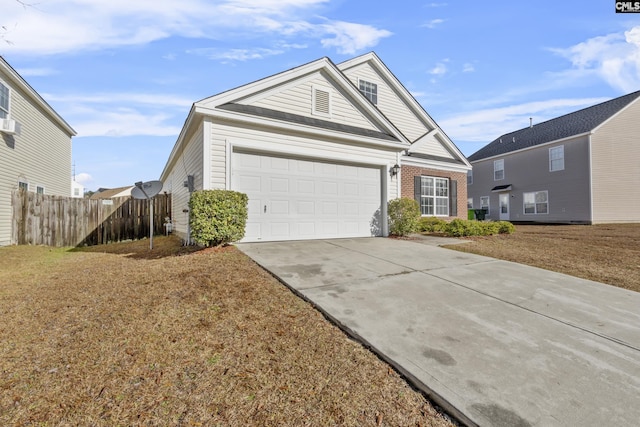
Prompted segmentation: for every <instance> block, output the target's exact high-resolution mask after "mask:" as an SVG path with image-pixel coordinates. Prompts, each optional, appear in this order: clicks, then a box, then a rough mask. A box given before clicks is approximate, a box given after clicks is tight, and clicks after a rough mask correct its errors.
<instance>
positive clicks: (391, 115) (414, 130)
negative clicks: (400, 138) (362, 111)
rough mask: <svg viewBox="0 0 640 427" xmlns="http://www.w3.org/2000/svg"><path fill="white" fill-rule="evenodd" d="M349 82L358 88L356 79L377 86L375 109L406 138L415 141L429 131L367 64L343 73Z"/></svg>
mask: <svg viewBox="0 0 640 427" xmlns="http://www.w3.org/2000/svg"><path fill="white" fill-rule="evenodd" d="M344 73H345V75H346V76H347V77H348V78H349V80H351V82H352V83H353V84H354V85H355V86H356V87H358V79H362V80H366V81H369V82H371V83H376V84H377V85H378V103H377V105H376V106H377V107H378V109H379V110H380V111H382V113H383V114H384V115H385V116H386V117H387V118H388V119H389V120H391V122H392V123H393V124H394V125H395V126H396V127H397V128H398V129H399V130H400V132H402V133H403V134H404V136H406V137H407V138H408V139H409V141H412V142H413V141H415V140H416V139H418V138H420V137H421V136H422V135H424V134H425V133H427V132H428V131H429V130H430V129H429V128H427V126H426V125H425V124H424V123H423V122H422V121H421V120H420V119H418V117H417V116H416V114H415V113H414V112H413V111H411V109H410V108H409V107H408V106H407V105H406V104H405V103H404V102H403V101H402V98H401V97H400V96H399V95H398V94H397V93H396V92H395V91H394V90H393V89H392V86H391V85H390V84H389V83H388V82H387V81H386V80H384V78H383V77H382V76H381V75H380V74H379V73H378V72H377V71H376V70H375V69H374V68H373V67H371V66H370V65H369V64H362V65H360V66H357V67H353V68H350V69H348V70H345V71H344Z"/></svg>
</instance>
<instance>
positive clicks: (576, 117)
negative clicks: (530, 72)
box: [468, 91, 640, 163]
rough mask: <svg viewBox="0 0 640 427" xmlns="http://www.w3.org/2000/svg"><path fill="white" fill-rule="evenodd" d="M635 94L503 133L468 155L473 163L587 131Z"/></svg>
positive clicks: (583, 133)
mask: <svg viewBox="0 0 640 427" xmlns="http://www.w3.org/2000/svg"><path fill="white" fill-rule="evenodd" d="M639 97H640V91H636V92H632V93H629V94H627V95H624V96H620V97H618V98H614V99H611V100H609V101H605V102H602V103H600V104H596V105H593V106H591V107H587V108H583V109H581V110H577V111H574V112H572V113H568V114H565V115H563V116H560V117H556V118H554V119H550V120H547V121H545V122H541V123H538V124H535V125H532V126H528V127H526V128H523V129H519V130H516V131H514V132H510V133H506V134H504V135H502V136H500V137H499V138H496V139H495V140H493V141H492V142H490V143H489V144H487V145H485V146H484V147H482V148H481V149H480V150H478V151H476V152H475V153H473V154H472V155H470V156H469V157H468V159H469V161H470V162H472V163H473V162H477V161H480V160H486V159H489V158H492V157H498V156H502V155H505V154H508V153H512V152H515V151H521V150H525V149H529V148H533V147H537V146H540V145H543V144H549V143H553V142H560V141H563V140H567V139H570V138H576V137H578V136H582V135H588V134H590V133H592V132H594V131H596V130H597V128H598V127H600V126H601V125H602V124H603V123H604V122H606V121H607V120H609V119H610V118H611V117H613V116H615V115H616V114H618V113H619V112H620V111H622V110H623V109H624V108H626V107H627V106H629V105H630V104H631V103H633V102H635V101H636V100H637V99H638V98H639Z"/></svg>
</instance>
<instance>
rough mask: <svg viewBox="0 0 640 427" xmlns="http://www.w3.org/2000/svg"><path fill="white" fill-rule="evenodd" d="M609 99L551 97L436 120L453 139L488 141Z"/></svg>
mask: <svg viewBox="0 0 640 427" xmlns="http://www.w3.org/2000/svg"><path fill="white" fill-rule="evenodd" d="M607 100H608V98H579V99H552V100H548V101H535V102H527V103H524V104H516V105H509V106H505V107H497V108H487V109H482V110H476V111H471V112H465V113H460V114H456V115H455V116H451V117H448V118H445V119H443V120H440V121H439V124H440V126H441V127H442V128H443V129H445V130H446V132H447V134H448V135H449V136H450V137H451V138H452V139H453V140H460V141H478V142H484V143H489V142H491V141H493V140H494V139H496V138H497V137H499V136H500V135H503V134H505V133H507V132H512V131H515V130H518V129H522V128H524V127H526V126H529V118H530V117H531V118H533V123H534V124H535V123H540V122H543V121H546V120H550V119H553V118H555V117H559V116H561V115H564V114H567V113H570V112H573V111H577V110H579V109H582V108H586V107H589V106H592V105H595V104H598V103H601V102H604V101H607Z"/></svg>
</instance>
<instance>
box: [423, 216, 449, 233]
mask: <svg viewBox="0 0 640 427" xmlns="http://www.w3.org/2000/svg"><path fill="white" fill-rule="evenodd" d="M447 224H448V223H447V221H445V220H443V219H440V218H437V217H435V216H425V217H422V218H420V220H419V221H418V231H420V232H422V233H442V232H444V231H445V229H446V227H447Z"/></svg>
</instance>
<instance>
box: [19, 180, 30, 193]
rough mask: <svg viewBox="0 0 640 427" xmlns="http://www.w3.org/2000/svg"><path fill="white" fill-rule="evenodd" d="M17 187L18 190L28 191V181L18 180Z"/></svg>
mask: <svg viewBox="0 0 640 427" xmlns="http://www.w3.org/2000/svg"><path fill="white" fill-rule="evenodd" d="M18 188H19V189H20V190H25V191H28V190H29V183H28V182H26V181H18Z"/></svg>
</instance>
